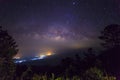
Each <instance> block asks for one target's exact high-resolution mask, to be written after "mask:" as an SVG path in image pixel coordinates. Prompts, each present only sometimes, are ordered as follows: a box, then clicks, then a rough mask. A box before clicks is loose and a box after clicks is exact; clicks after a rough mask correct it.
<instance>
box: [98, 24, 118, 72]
mask: <svg viewBox="0 0 120 80" xmlns="http://www.w3.org/2000/svg"><path fill="white" fill-rule="evenodd" d="M99 38H100V39H101V40H103V41H104V43H102V45H103V46H104V48H106V49H105V50H104V51H103V53H102V54H101V55H100V56H99V57H100V58H101V61H102V64H103V67H104V68H105V69H106V70H107V71H109V72H111V73H115V74H117V71H118V70H119V67H120V63H119V60H120V25H118V24H111V25H108V26H106V27H105V29H104V30H103V31H102V33H101V36H100V37H99Z"/></svg>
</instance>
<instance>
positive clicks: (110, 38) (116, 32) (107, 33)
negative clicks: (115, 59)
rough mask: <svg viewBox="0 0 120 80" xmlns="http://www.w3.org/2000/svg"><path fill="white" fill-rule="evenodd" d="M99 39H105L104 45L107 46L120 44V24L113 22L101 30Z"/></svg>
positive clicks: (111, 46)
mask: <svg viewBox="0 0 120 80" xmlns="http://www.w3.org/2000/svg"><path fill="white" fill-rule="evenodd" d="M99 39H101V40H102V41H104V42H103V43H102V45H103V46H104V47H105V48H113V47H118V46H120V25H118V24H111V25H108V26H106V27H105V29H104V30H103V31H102V32H101V36H100V37H99Z"/></svg>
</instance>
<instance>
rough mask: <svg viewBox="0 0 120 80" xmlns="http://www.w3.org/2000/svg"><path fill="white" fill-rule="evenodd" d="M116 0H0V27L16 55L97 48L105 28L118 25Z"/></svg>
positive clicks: (119, 12) (119, 14)
mask: <svg viewBox="0 0 120 80" xmlns="http://www.w3.org/2000/svg"><path fill="white" fill-rule="evenodd" d="M119 5H120V1H119V0H0V24H1V25H2V26H3V27H4V29H7V30H8V31H9V33H10V34H11V35H12V36H13V37H14V38H15V40H16V42H17V44H18V45H19V49H20V51H19V55H23V56H25V55H27V56H28V54H29V55H32V56H35V55H36V54H40V53H42V52H44V51H49V50H52V51H54V50H57V49H61V48H68V47H75V48H76V47H77V48H84V47H90V46H91V47H96V46H98V45H99V43H98V42H99V41H98V39H97V38H98V36H99V33H100V31H101V30H102V29H103V28H104V26H106V25H108V24H112V23H114V24H115V23H116V24H119V23H120V18H119V16H120V6H119Z"/></svg>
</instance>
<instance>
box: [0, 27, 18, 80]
mask: <svg viewBox="0 0 120 80" xmlns="http://www.w3.org/2000/svg"><path fill="white" fill-rule="evenodd" d="M17 52H18V49H17V45H16V42H15V40H14V39H13V38H12V37H11V36H10V35H9V34H8V32H7V31H6V30H3V29H2V27H1V26H0V80H13V75H14V72H15V65H14V63H13V60H12V58H13V56H15V55H16V54H17Z"/></svg>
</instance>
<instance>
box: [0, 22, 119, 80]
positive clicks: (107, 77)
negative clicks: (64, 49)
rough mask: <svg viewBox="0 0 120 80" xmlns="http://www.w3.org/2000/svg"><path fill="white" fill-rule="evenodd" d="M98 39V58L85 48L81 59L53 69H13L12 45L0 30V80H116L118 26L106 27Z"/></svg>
mask: <svg viewBox="0 0 120 80" xmlns="http://www.w3.org/2000/svg"><path fill="white" fill-rule="evenodd" d="M99 39H100V40H101V45H102V46H103V47H102V49H101V52H100V54H99V55H96V54H97V53H96V52H95V50H94V49H92V48H89V49H88V50H86V51H85V53H84V58H81V56H79V54H80V52H77V53H73V54H75V56H74V57H72V58H71V57H66V58H64V59H62V60H61V63H60V64H59V65H56V66H50V65H46V66H26V65H15V64H14V63H13V59H12V58H13V56H14V55H16V54H17V52H18V49H17V45H16V42H15V40H14V39H13V38H12V37H11V36H10V35H9V34H8V33H7V31H5V30H3V29H2V27H0V80H119V75H120V74H119V72H120V62H119V61H120V25H117V24H111V25H108V26H106V27H105V29H104V30H103V31H102V32H101V35H100V37H99Z"/></svg>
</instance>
